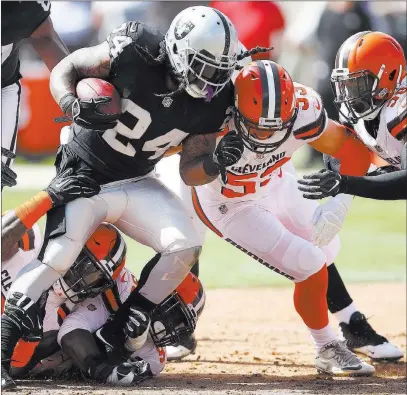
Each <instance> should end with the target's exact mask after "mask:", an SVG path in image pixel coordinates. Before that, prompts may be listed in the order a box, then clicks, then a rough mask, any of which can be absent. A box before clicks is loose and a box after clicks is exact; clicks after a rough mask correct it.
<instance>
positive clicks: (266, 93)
mask: <svg viewBox="0 0 407 395" xmlns="http://www.w3.org/2000/svg"><path fill="white" fill-rule="evenodd" d="M256 64H257V67H258V68H259V73H260V81H261V99H262V109H261V116H262V117H263V118H272V117H270V116H269V115H270V107H271V106H270V93H272V92H273V89H270V86H269V85H270V84H269V78H267V71H266V67H265V66H264V63H263V62H262V61H261V60H260V61H257V62H256ZM270 80H271V78H270ZM272 88H274V86H272ZM273 103H274V101H272V104H273ZM272 112H274V106H273V110H272Z"/></svg>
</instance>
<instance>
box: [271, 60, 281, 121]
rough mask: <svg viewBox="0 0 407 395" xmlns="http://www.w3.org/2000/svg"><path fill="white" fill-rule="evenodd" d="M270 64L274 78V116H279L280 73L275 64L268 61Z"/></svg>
mask: <svg viewBox="0 0 407 395" xmlns="http://www.w3.org/2000/svg"><path fill="white" fill-rule="evenodd" d="M268 64H270V65H271V70H272V72H273V79H274V96H275V97H274V117H273V118H280V117H281V86H280V75H279V74H278V68H277V65H276V64H275V63H274V62H268Z"/></svg>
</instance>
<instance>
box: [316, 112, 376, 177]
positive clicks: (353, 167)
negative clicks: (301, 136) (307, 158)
mask: <svg viewBox="0 0 407 395" xmlns="http://www.w3.org/2000/svg"><path fill="white" fill-rule="evenodd" d="M310 145H311V147H313V148H315V149H316V150H317V151H319V152H322V153H324V154H327V155H331V156H333V157H334V158H337V159H339V160H340V163H341V165H340V173H341V174H346V175H351V176H364V175H365V174H366V173H367V171H368V169H369V166H370V163H371V161H370V152H369V150H368V148H367V147H366V146H365V145H364V144H363V143H362V142H361V141H360V140H359V139H358V138H357V137H356V136H354V135H352V134H349V133H348V132H347V131H346V128H345V127H344V126H342V125H341V124H339V123H337V122H335V121H333V120H331V119H328V124H327V128H326V130H325V132H324V133H323V134H322V135H321V137H320V138H318V139H317V140H315V141H313V142H312V143H310Z"/></svg>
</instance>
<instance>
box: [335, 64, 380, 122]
mask: <svg viewBox="0 0 407 395" xmlns="http://www.w3.org/2000/svg"><path fill="white" fill-rule="evenodd" d="M380 74H381V73H380V72H379V75H380ZM331 86H332V90H333V92H334V95H335V100H334V104H335V106H336V108H337V109H338V111H339V112H340V114H341V115H342V116H343V117H344V118H345V119H347V120H348V121H350V122H352V123H357V121H358V120H359V119H362V118H363V119H366V120H371V119H374V118H375V117H376V116H377V114H378V112H379V111H380V109H381V108H382V106H383V105H384V103H385V102H386V100H387V98H388V90H387V89H386V88H383V89H380V88H379V77H378V76H376V75H375V74H373V73H372V72H370V71H369V70H361V71H356V72H353V73H349V70H348V69H334V70H333V71H332V75H331ZM342 106H344V108H345V109H346V111H347V113H346V112H344V111H343V110H344V109H343V107H342Z"/></svg>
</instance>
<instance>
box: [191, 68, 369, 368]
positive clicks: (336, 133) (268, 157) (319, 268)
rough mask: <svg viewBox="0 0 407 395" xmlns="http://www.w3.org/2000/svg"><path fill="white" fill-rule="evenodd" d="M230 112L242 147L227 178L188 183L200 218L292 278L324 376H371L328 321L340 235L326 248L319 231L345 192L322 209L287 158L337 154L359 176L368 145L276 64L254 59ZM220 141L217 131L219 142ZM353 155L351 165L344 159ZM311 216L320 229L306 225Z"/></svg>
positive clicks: (342, 204) (345, 168)
mask: <svg viewBox="0 0 407 395" xmlns="http://www.w3.org/2000/svg"><path fill="white" fill-rule="evenodd" d="M235 106H236V111H235V113H234V114H233V117H232V119H231V121H230V122H229V123H228V125H227V128H226V129H225V131H224V133H223V134H225V133H227V132H228V131H231V130H236V131H237V132H238V133H239V135H240V136H242V138H243V140H244V143H245V149H244V152H243V155H242V157H241V159H240V160H239V161H238V162H237V163H236V164H235V165H232V166H229V167H228V168H227V180H224V179H223V180H222V178H221V177H218V178H217V179H216V180H215V181H213V182H212V183H209V184H207V185H202V186H198V187H195V188H193V190H192V195H193V203H194V207H195V210H196V212H197V214H198V216H199V217H200V219H201V220H202V221H203V222H204V223H205V224H206V226H207V227H208V228H210V229H211V230H212V231H213V232H215V233H216V234H217V235H218V236H220V237H222V238H224V239H225V240H226V241H228V242H229V243H231V244H232V245H234V246H235V247H237V248H239V249H240V250H242V251H243V252H245V253H247V254H248V255H249V256H251V257H253V258H254V259H256V260H258V261H259V262H261V263H262V264H264V265H266V266H267V267H269V268H271V269H272V270H274V271H276V272H277V273H280V274H282V275H284V276H285V277H287V278H289V279H291V280H293V281H294V282H295V292H294V304H295V308H296V310H297V312H298V313H299V315H300V316H301V318H302V319H303V321H304V323H305V324H306V326H307V327H308V329H309V331H310V333H311V335H312V337H313V339H314V342H315V344H316V346H317V352H318V355H317V358H316V361H315V363H316V367H317V369H318V370H320V371H323V372H326V373H330V374H361V373H362V374H372V373H373V371H374V368H373V367H372V366H370V365H367V364H365V363H364V362H363V361H362V360H360V359H359V358H358V357H356V356H355V355H354V354H353V353H352V352H351V351H349V350H348V349H347V348H346V347H345V346H344V345H343V344H342V343H341V342H340V341H339V339H338V337H337V335H336V334H335V332H334V331H333V329H332V328H331V327H330V325H329V323H328V303H327V297H326V294H327V288H328V271H327V267H326V265H327V264H329V263H331V262H333V261H334V259H335V257H336V255H337V253H338V251H339V239H338V238H336V239H334V240H333V241H332V242H331V243H329V245H327V246H324V247H321V248H320V247H318V246H317V245H314V244H323V241H324V240H323V239H321V230H323V229H324V227H325V226H329V224H328V225H327V224H325V223H324V217H325V215H328V216H329V215H330V211H331V210H332V209H336V208H339V207H340V208H341V209H342V210H343V211H344V212H346V210H347V205H348V204H349V203H350V202H349V200H350V199H349V198H350V197H348V196H344V195H342V196H341V195H338V196H337V197H335V198H333V199H331V200H330V201H328V202H327V203H326V204H325V205H322V206H318V204H316V203H315V202H312V201H309V200H306V199H304V198H302V196H301V194H300V193H299V191H298V189H297V182H296V178H295V176H294V174H295V173H294V169H293V167H292V165H291V162H290V158H291V156H292V154H293V153H294V152H295V151H296V150H297V149H298V148H299V147H301V146H302V145H304V144H306V143H308V144H309V145H311V146H312V147H314V148H316V149H318V150H320V151H322V152H325V153H329V154H331V155H334V156H336V157H339V158H341V159H342V166H341V171H342V172H344V173H348V174H356V175H357V174H364V172H366V170H367V168H368V167H369V164H370V158H369V153H368V150H367V149H366V147H364V145H363V144H362V143H361V142H360V141H358V139H356V138H355V137H354V136H351V135H349V134H347V133H346V131H345V128H344V127H343V126H341V125H339V124H337V123H335V122H333V121H331V120H330V119H327V117H326V113H325V110H324V108H323V103H322V101H321V98H320V96H319V95H318V94H317V93H316V92H315V91H313V90H312V89H310V88H308V87H305V86H303V85H301V84H297V83H293V82H292V80H291V77H290V76H289V74H288V73H287V72H286V70H284V69H283V67H281V66H280V65H278V64H276V63H274V62H271V61H257V62H253V63H250V64H249V65H248V66H245V67H244V68H243V70H242V71H241V72H240V73H239V75H238V77H237V78H236V81H235ZM221 145H222V136H219V139H218V147H219V146H221ZM354 156H356V157H357V158H358V160H357V161H352V165H351V164H350V162H351V161H350V160H349V159H351V158H352V157H354ZM314 213H317V214H319V215H320V217H319V218H317V221H318V222H320V223H321V225H317V226H316V227H315V228H314V227H312V225H311V219H312V218H313V215H314Z"/></svg>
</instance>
